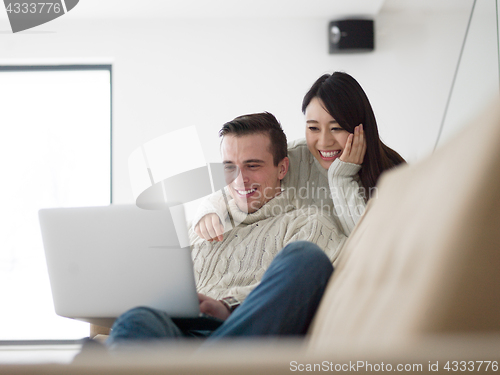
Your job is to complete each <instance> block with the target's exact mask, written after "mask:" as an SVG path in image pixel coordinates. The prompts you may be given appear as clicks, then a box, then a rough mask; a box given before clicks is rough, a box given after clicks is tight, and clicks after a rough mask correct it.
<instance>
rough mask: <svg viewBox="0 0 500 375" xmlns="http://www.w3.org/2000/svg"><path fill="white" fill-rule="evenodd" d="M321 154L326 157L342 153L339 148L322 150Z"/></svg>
mask: <svg viewBox="0 0 500 375" xmlns="http://www.w3.org/2000/svg"><path fill="white" fill-rule="evenodd" d="M319 153H320V154H321V156H323V157H324V158H332V157H334V156H335V155H337V154H339V153H340V150H337V151H320V152H319Z"/></svg>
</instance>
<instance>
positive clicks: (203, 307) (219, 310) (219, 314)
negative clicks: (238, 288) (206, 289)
mask: <svg viewBox="0 0 500 375" xmlns="http://www.w3.org/2000/svg"><path fill="white" fill-rule="evenodd" d="M198 300H199V301H200V311H201V312H202V313H203V314H207V315H211V316H213V317H216V318H219V319H221V320H226V319H227V318H228V317H229V315H230V314H231V313H230V312H229V310H228V309H227V307H226V305H224V304H223V303H222V302H220V301H217V300H216V299H213V298H210V297H208V296H205V295H204V294H201V293H198Z"/></svg>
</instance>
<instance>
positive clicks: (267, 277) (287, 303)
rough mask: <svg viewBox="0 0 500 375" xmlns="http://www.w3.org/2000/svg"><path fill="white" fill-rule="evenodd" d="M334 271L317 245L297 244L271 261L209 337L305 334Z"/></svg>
mask: <svg viewBox="0 0 500 375" xmlns="http://www.w3.org/2000/svg"><path fill="white" fill-rule="evenodd" d="M332 272H333V266H332V264H331V262H330V260H329V259H328V257H327V256H326V254H325V253H324V252H323V251H322V250H321V249H320V248H319V247H318V246H317V245H316V244H313V243H311V242H307V241H297V242H294V243H291V244H289V245H287V246H286V247H285V248H284V249H283V250H282V251H281V252H280V253H279V254H278V255H277V256H276V257H275V258H274V260H273V261H272V262H271V265H270V266H269V268H268V270H267V271H266V273H265V274H264V276H263V277H262V280H261V282H260V284H259V285H258V286H257V287H256V288H255V289H254V290H253V291H252V292H251V293H250V294H249V295H248V297H247V298H246V299H245V301H244V302H243V303H242V304H241V306H239V307H238V308H237V309H236V310H235V311H234V312H233V313H232V314H231V315H230V316H229V318H228V319H227V320H226V321H225V322H224V324H223V325H222V326H221V327H219V328H218V329H216V330H215V331H214V333H213V334H212V335H211V336H210V337H209V338H208V342H213V341H215V340H217V339H220V338H225V337H249V336H285V335H295V336H302V335H305V334H306V332H307V329H308V328H309V325H310V323H311V321H312V319H313V317H314V314H315V313H316V310H317V308H318V306H319V303H320V301H321V297H322V296H323V292H324V291H325V288H326V285H327V283H328V280H329V279H330V276H331V274H332Z"/></svg>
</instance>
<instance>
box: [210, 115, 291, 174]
mask: <svg viewBox="0 0 500 375" xmlns="http://www.w3.org/2000/svg"><path fill="white" fill-rule="evenodd" d="M228 134H232V135H234V136H236V137H239V136H242V135H249V134H265V135H267V136H268V137H269V139H270V141H271V149H270V150H269V151H270V152H271V154H272V155H273V162H274V166H277V165H278V164H279V162H280V161H282V160H283V159H284V158H286V157H287V156H288V149H287V141H286V135H285V132H284V131H283V128H282V127H281V124H280V123H279V121H278V120H277V119H276V117H274V116H273V115H272V114H271V113H269V112H262V113H253V114H251V115H243V116H239V117H236V118H235V119H234V120H232V121H229V122H226V123H225V124H224V125H223V126H222V129H221V130H219V137H224V136H225V135H228Z"/></svg>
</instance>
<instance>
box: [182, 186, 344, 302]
mask: <svg viewBox="0 0 500 375" xmlns="http://www.w3.org/2000/svg"><path fill="white" fill-rule="evenodd" d="M229 206H230V210H231V212H232V214H233V216H235V217H234V219H235V220H237V221H238V222H241V224H239V225H238V226H237V227H236V228H234V229H232V230H231V231H229V232H226V233H225V234H224V240H223V241H222V242H208V241H205V240H202V239H200V238H199V237H198V236H196V234H195V233H194V231H193V230H192V229H191V231H190V237H191V241H192V242H191V243H192V244H193V245H192V250H193V261H194V270H195V277H196V285H197V289H198V292H200V293H203V294H205V295H207V296H209V297H212V298H215V299H221V298H223V297H228V296H232V297H235V298H236V299H237V300H239V301H243V300H244V299H245V298H246V296H247V295H248V294H249V293H250V291H252V290H253V288H255V287H256V286H257V285H258V283H259V282H260V280H261V278H262V276H263V275H264V272H265V271H266V270H267V268H268V267H269V265H270V263H271V261H272V260H273V258H274V257H275V256H276V254H277V253H278V252H279V251H280V250H281V249H282V248H283V247H285V246H286V245H287V244H289V243H291V242H294V241H298V240H306V241H310V242H313V243H316V244H317V245H318V246H319V247H320V248H322V249H323V250H324V251H325V253H326V254H327V255H328V257H329V258H330V259H331V261H332V262H334V260H335V259H336V258H337V256H338V255H339V251H340V249H341V248H342V245H343V244H344V241H345V240H346V236H345V235H344V234H343V233H342V232H341V231H340V230H338V228H337V226H336V225H334V223H332V221H331V219H330V218H329V217H328V216H327V215H324V214H323V213H320V212H308V208H307V207H304V208H302V209H296V208H295V206H294V205H293V204H292V202H291V201H290V200H289V199H288V197H287V194H286V192H283V193H281V194H280V195H278V196H277V197H275V198H273V199H271V200H270V201H269V202H268V203H266V204H265V205H264V206H263V207H262V208H261V209H259V210H258V211H256V212H254V213H252V214H250V215H247V214H246V213H243V212H242V211H240V210H239V209H238V208H237V207H236V205H235V203H234V202H233V201H231V202H230V203H229ZM238 216H239V217H238ZM228 223H229V219H228V218H227V219H226V224H228Z"/></svg>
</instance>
